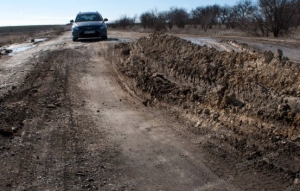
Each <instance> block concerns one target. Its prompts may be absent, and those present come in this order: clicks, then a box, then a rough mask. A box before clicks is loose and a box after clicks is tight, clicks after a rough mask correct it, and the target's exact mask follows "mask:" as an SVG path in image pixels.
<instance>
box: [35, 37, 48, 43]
mask: <svg viewBox="0 0 300 191" xmlns="http://www.w3.org/2000/svg"><path fill="white" fill-rule="evenodd" d="M47 39H48V38H36V39H34V42H44V41H46V40H47Z"/></svg>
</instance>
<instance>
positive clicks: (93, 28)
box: [79, 26, 99, 31]
mask: <svg viewBox="0 0 300 191" xmlns="http://www.w3.org/2000/svg"><path fill="white" fill-rule="evenodd" d="M98 28H99V27H90V26H88V27H79V29H80V30H85V31H87V30H97V29H98Z"/></svg>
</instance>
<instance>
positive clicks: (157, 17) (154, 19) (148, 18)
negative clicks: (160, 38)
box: [140, 9, 168, 31]
mask: <svg viewBox="0 0 300 191" xmlns="http://www.w3.org/2000/svg"><path fill="white" fill-rule="evenodd" d="M167 19H168V15H167V12H158V11H157V10H156V9H154V10H150V11H147V12H145V13H143V14H141V16H140V20H141V24H142V26H143V28H152V29H154V30H155V31H160V30H165V29H166V24H167Z"/></svg>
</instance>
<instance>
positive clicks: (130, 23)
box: [114, 15, 136, 29]
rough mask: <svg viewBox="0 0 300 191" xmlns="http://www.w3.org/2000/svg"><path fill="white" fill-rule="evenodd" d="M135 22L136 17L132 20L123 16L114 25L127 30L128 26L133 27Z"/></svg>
mask: <svg viewBox="0 0 300 191" xmlns="http://www.w3.org/2000/svg"><path fill="white" fill-rule="evenodd" d="M135 21H136V16H134V17H132V18H130V17H129V16H127V15H122V16H121V17H120V19H119V20H116V21H115V22H114V24H115V25H116V26H117V27H121V28H123V29H125V28H126V27H128V26H130V27H132V26H133V25H134V24H135Z"/></svg>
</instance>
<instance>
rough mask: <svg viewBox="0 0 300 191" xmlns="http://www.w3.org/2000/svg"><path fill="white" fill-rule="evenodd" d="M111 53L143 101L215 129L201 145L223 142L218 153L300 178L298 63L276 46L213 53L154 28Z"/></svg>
mask: <svg viewBox="0 0 300 191" xmlns="http://www.w3.org/2000/svg"><path fill="white" fill-rule="evenodd" d="M110 53H111V57H110V59H111V61H112V63H114V64H115V66H116V68H117V69H118V70H119V71H120V72H121V73H122V74H123V76H124V77H125V78H126V79H127V80H128V82H130V83H128V84H127V85H129V87H130V89H132V90H134V92H135V94H137V95H138V96H140V97H141V98H142V99H143V100H144V101H143V103H144V104H145V105H149V106H161V107H167V108H170V109H172V111H174V112H175V113H177V114H178V116H180V117H182V118H184V119H189V121H190V122H191V123H192V124H193V126H192V127H190V128H189V131H191V132H193V133H196V134H199V135H200V134H202V135H203V134H205V135H211V134H213V133H214V135H215V136H212V137H211V142H210V143H205V144H207V145H208V146H209V147H213V146H216V145H217V144H226V145H227V149H226V148H223V149H221V150H220V151H219V154H220V155H222V154H221V153H226V154H229V155H234V156H235V157H241V159H240V161H241V163H240V164H247V166H254V167H259V168H260V169H261V170H262V169H264V170H265V171H268V172H276V173H279V172H282V173H284V174H285V175H286V176H283V177H282V179H283V180H282V181H285V182H286V181H291V180H294V179H296V180H298V179H297V177H299V176H300V174H299V172H300V163H299V160H300V98H299V96H300V79H299V77H300V73H299V72H300V71H299V64H298V63H295V62H292V61H289V60H288V58H286V57H284V56H283V55H282V52H281V51H280V50H279V51H277V52H276V53H272V52H251V53H247V52H242V53H236V52H225V51H223V52H219V51H217V50H215V49H212V48H208V47H206V46H198V45H195V44H192V43H191V42H189V41H186V40H183V39H180V38H178V37H173V36H168V35H164V34H153V35H151V36H150V37H142V38H140V39H139V40H138V41H137V42H133V43H128V44H117V45H115V47H114V48H112V49H111V50H110ZM118 56H121V58H118ZM115 58H118V59H115ZM205 144H204V143H203V144H202V146H204V147H205V146H207V145H205ZM228 148H230V149H228ZM240 166H242V165H240ZM262 171H263V170H262Z"/></svg>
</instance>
